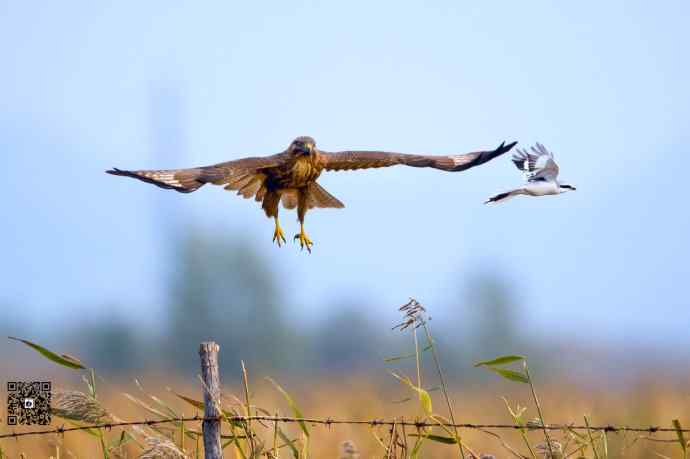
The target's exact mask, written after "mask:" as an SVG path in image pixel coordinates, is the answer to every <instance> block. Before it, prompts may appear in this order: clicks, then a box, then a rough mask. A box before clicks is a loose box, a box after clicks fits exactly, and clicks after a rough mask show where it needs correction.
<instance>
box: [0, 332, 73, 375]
mask: <svg viewBox="0 0 690 459" xmlns="http://www.w3.org/2000/svg"><path fill="white" fill-rule="evenodd" d="M8 338H9V339H11V340H14V341H19V342H21V343H24V344H26V345H27V346H29V347H30V348H32V349H33V350H35V351H37V352H38V353H39V354H41V355H42V356H43V357H45V358H47V359H48V360H50V361H52V362H55V363H57V364H59V365H62V366H63V367H67V368H71V369H73V370H86V367H85V366H84V364H83V363H81V361H79V359H77V358H76V357H72V356H71V355H67V354H62V355H60V354H56V353H55V352H52V351H49V350H48V349H46V348H44V347H43V346H39V345H38V344H36V343H32V342H31V341H28V340H25V339H21V338H15V337H13V336H8Z"/></svg>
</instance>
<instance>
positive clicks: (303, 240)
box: [294, 222, 314, 253]
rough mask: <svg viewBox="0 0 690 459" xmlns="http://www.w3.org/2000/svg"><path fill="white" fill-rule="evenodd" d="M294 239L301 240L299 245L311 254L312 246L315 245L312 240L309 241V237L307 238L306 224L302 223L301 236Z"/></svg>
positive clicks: (300, 226) (300, 227)
mask: <svg viewBox="0 0 690 459" xmlns="http://www.w3.org/2000/svg"><path fill="white" fill-rule="evenodd" d="M294 239H299V245H300V247H301V248H302V250H304V248H305V247H306V248H307V251H308V252H309V253H311V246H312V245H314V243H313V242H311V239H309V236H307V233H305V232H304V223H303V222H300V224H299V234H295V238H294Z"/></svg>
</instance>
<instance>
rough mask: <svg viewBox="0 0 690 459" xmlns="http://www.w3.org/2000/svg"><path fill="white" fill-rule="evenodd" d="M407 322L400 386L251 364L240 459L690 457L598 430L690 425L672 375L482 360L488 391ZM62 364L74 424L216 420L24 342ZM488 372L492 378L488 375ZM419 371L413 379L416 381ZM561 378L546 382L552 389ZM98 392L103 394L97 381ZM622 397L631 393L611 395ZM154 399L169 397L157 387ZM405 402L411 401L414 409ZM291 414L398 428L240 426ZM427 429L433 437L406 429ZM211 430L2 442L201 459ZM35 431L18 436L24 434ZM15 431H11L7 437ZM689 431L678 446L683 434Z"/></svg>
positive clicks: (233, 393)
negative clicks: (612, 375)
mask: <svg viewBox="0 0 690 459" xmlns="http://www.w3.org/2000/svg"><path fill="white" fill-rule="evenodd" d="M400 310H401V312H402V314H403V321H402V323H400V324H399V325H398V326H396V327H395V328H397V329H400V330H401V332H402V333H409V334H410V339H411V342H412V344H413V349H414V352H413V353H412V354H408V355H404V356H399V357H397V358H393V359H389V360H388V361H389V364H392V365H396V368H397V369H396V370H395V371H390V377H389V378H388V379H381V378H378V377H373V376H372V375H368V374H359V375H354V374H349V375H347V376H345V377H340V378H334V379H328V380H326V379H320V380H316V379H314V378H310V377H309V376H307V375H305V376H304V377H302V378H299V379H294V378H293V379H292V380H291V379H289V378H286V379H285V380H282V381H281V382H280V384H279V383H277V382H276V381H274V380H273V379H271V378H270V377H269V376H271V375H253V374H251V372H250V371H248V370H247V369H246V368H245V365H244V363H241V371H240V372H238V373H239V375H238V376H239V378H240V381H241V383H240V384H239V385H237V386H235V387H230V386H225V387H223V390H222V394H223V398H222V401H221V402H222V409H223V412H224V413H225V414H224V416H225V418H224V421H223V422H222V427H223V439H222V442H223V446H224V449H225V450H226V457H236V458H242V459H250V458H276V457H282V458H290V457H294V458H297V459H303V458H304V459H306V458H308V457H312V458H333V459H354V458H368V457H380V458H390V459H394V458H395V459H407V458H410V459H417V458H420V457H433V458H439V459H443V458H458V457H460V458H462V459H472V458H475V459H480V458H482V457H484V458H490V457H497V458H503V457H517V458H527V459H537V458H553V459H556V458H565V457H573V458H578V459H579V458H593V459H609V458H618V457H627V458H631V459H635V458H649V457H669V458H670V457H678V458H683V459H687V454H688V451H687V449H688V447H690V445H688V443H687V442H686V438H685V437H684V436H683V434H682V432H681V431H676V432H673V431H672V432H666V433H663V434H662V433H655V434H644V435H640V434H633V433H610V432H609V433H605V432H602V431H599V430H596V429H595V430H591V429H589V426H590V425H598V426H606V425H618V426H626V425H627V426H640V427H647V426H662V427H668V428H671V427H675V428H676V429H680V428H681V426H689V425H690V417H689V416H690V394H689V393H688V386H687V385H679V386H674V385H672V384H671V382H670V381H665V380H660V379H659V378H653V377H652V376H650V379H649V380H648V381H647V382H641V383H639V384H638V385H637V386H636V387H634V388H630V387H629V386H627V387H628V388H627V389H624V388H623V387H626V386H625V385H623V384H615V383H612V384H608V385H607V387H603V386H601V385H600V386H598V388H592V387H583V386H578V385H576V384H573V383H571V382H569V381H567V380H563V379H562V378H559V377H555V376H550V375H540V376H537V377H534V376H533V375H532V373H531V372H530V370H529V367H528V364H527V360H526V358H525V357H523V356H517V355H508V356H502V357H499V358H496V359H492V360H488V361H484V362H479V363H477V365H475V366H477V367H481V368H474V369H471V371H475V372H482V373H481V374H482V375H483V376H485V378H486V381H487V384H485V385H482V386H480V387H478V388H474V389H469V388H467V387H457V386H453V385H452V383H451V382H450V381H448V380H447V377H446V376H445V375H444V372H443V369H442V367H441V363H440V362H441V361H442V353H441V352H440V350H439V349H437V347H436V345H435V342H434V340H433V337H432V335H431V330H430V328H429V324H428V322H427V321H426V317H425V314H426V311H425V309H424V308H423V307H422V306H421V305H420V304H419V303H417V302H416V301H414V300H411V301H410V302H409V303H407V304H406V305H403V306H402V307H401V308H400ZM20 341H22V342H24V344H26V345H28V346H30V347H32V348H33V349H34V350H36V351H38V352H39V353H41V354H42V355H43V356H44V357H46V358H48V359H50V360H52V361H53V362H55V363H59V364H60V365H63V366H66V367H68V368H71V369H72V370H77V371H80V372H82V377H83V381H84V383H85V385H86V387H87V389H88V390H87V391H86V392H79V391H76V390H69V391H64V390H63V391H58V392H56V394H55V399H54V401H53V406H54V415H55V416H56V417H59V418H57V419H56V421H57V422H60V419H62V420H64V421H65V422H69V423H72V424H73V423H87V424H88V423H93V422H98V421H103V420H104V419H105V420H107V421H108V422H120V421H123V420H143V419H151V420H156V419H170V418H180V417H194V416H197V415H199V416H201V415H203V413H202V411H203V404H201V402H199V401H198V400H200V399H201V398H202V397H201V395H200V394H201V392H202V391H201V387H200V386H201V384H194V385H190V384H189V382H187V383H184V382H182V380H178V381H174V380H172V378H171V377H170V375H166V376H164V377H156V376H149V377H147V378H146V388H145V387H143V386H142V385H141V384H140V383H139V381H138V380H135V381H133V382H131V383H108V382H107V381H102V380H99V379H98V378H97V377H96V374H95V372H94V370H90V369H87V368H85V367H84V366H83V365H82V364H81V362H80V361H79V360H78V359H76V358H72V357H70V358H68V359H66V357H65V356H64V355H60V354H55V353H53V352H51V351H49V350H47V349H45V348H43V347H41V346H39V345H36V344H34V343H31V342H28V341H25V340H20ZM485 370H489V371H488V372H486V371H485ZM406 372H409V373H411V374H412V376H408V375H407V374H406ZM543 381H547V382H546V383H543V384H541V383H540V382H543ZM97 382H98V387H99V389H98V392H97V391H96V383H97ZM612 387H617V389H613V390H612V389H611V388H612ZM147 388H156V389H155V390H150V389H147ZM401 400H402V402H401ZM273 415H276V416H288V417H292V418H312V419H329V418H335V419H339V420H342V419H350V420H364V421H368V420H376V419H386V420H393V421H395V425H394V426H392V427H391V426H387V425H375V426H369V425H366V424H364V425H362V424H359V425H348V424H332V425H331V424H326V425H324V424H316V425H309V424H308V423H305V422H303V421H301V420H300V421H299V422H295V423H289V424H287V423H275V422H272V421H260V420H252V421H247V420H241V421H238V420H231V419H230V417H232V416H273ZM401 420H406V421H413V422H424V423H425V424H426V425H430V426H431V427H419V426H418V425H416V426H410V425H407V426H405V425H400V424H397V423H398V422H400V421H401ZM455 423H461V424H462V423H472V424H508V425H516V426H519V427H520V428H519V429H508V430H501V429H488V430H481V429H465V428H461V429H458V428H454V427H451V426H450V425H451V424H455ZM199 424H200V423H199V422H196V421H190V422H186V423H181V422H179V421H177V422H171V423H168V424H160V425H147V426H128V427H115V428H112V429H108V430H104V429H91V430H88V431H80V432H70V433H67V434H64V435H58V434H51V435H50V436H41V437H25V438H22V439H19V440H14V439H13V440H9V441H7V440H5V441H3V442H2V443H0V447H1V448H2V450H1V451H0V459H2V457H3V455H4V456H5V457H10V458H15V457H17V458H19V457H25V458H30V457H50V456H53V457H65V456H69V457H105V458H109V457H122V458H127V457H140V458H154V457H160V458H176V459H177V458H185V457H199V454H200V453H201V446H200V445H201V443H202V442H201V441H200V440H201V438H200V436H201V426H200V425H199ZM544 424H571V425H572V424H578V425H583V424H584V425H586V426H587V428H586V430H579V431H576V430H573V429H569V428H568V429H562V430H547V429H546V428H544ZM21 430H26V429H17V431H21ZM3 431H5V432H6V431H7V429H6V428H4V429H0V432H3ZM675 434H677V435H675Z"/></svg>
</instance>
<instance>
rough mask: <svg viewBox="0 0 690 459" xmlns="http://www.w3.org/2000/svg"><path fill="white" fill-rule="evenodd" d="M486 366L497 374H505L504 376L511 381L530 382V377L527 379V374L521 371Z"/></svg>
mask: <svg viewBox="0 0 690 459" xmlns="http://www.w3.org/2000/svg"><path fill="white" fill-rule="evenodd" d="M486 368H487V369H488V370H489V371H493V372H494V373H496V374H497V375H500V376H503V377H504V378H506V379H509V380H511V381H516V382H521V383H525V384H529V379H527V376H525V375H524V374H522V373H520V372H519V371H513V370H506V369H505V368H494V367H486Z"/></svg>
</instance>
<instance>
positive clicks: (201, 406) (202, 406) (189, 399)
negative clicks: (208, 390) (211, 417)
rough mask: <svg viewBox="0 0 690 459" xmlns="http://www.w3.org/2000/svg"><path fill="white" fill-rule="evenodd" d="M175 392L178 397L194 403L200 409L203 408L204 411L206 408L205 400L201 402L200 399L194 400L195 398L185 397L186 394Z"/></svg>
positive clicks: (191, 403)
mask: <svg viewBox="0 0 690 459" xmlns="http://www.w3.org/2000/svg"><path fill="white" fill-rule="evenodd" d="M173 394H175V395H176V396H177V397H179V398H180V399H182V400H184V401H185V402H187V403H189V404H190V405H192V406H193V407H195V408H198V409H200V410H202V411H203V410H204V402H200V401H198V400H194V399H193V398H189V397H185V396H184V395H182V394H178V393H177V392H173Z"/></svg>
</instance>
